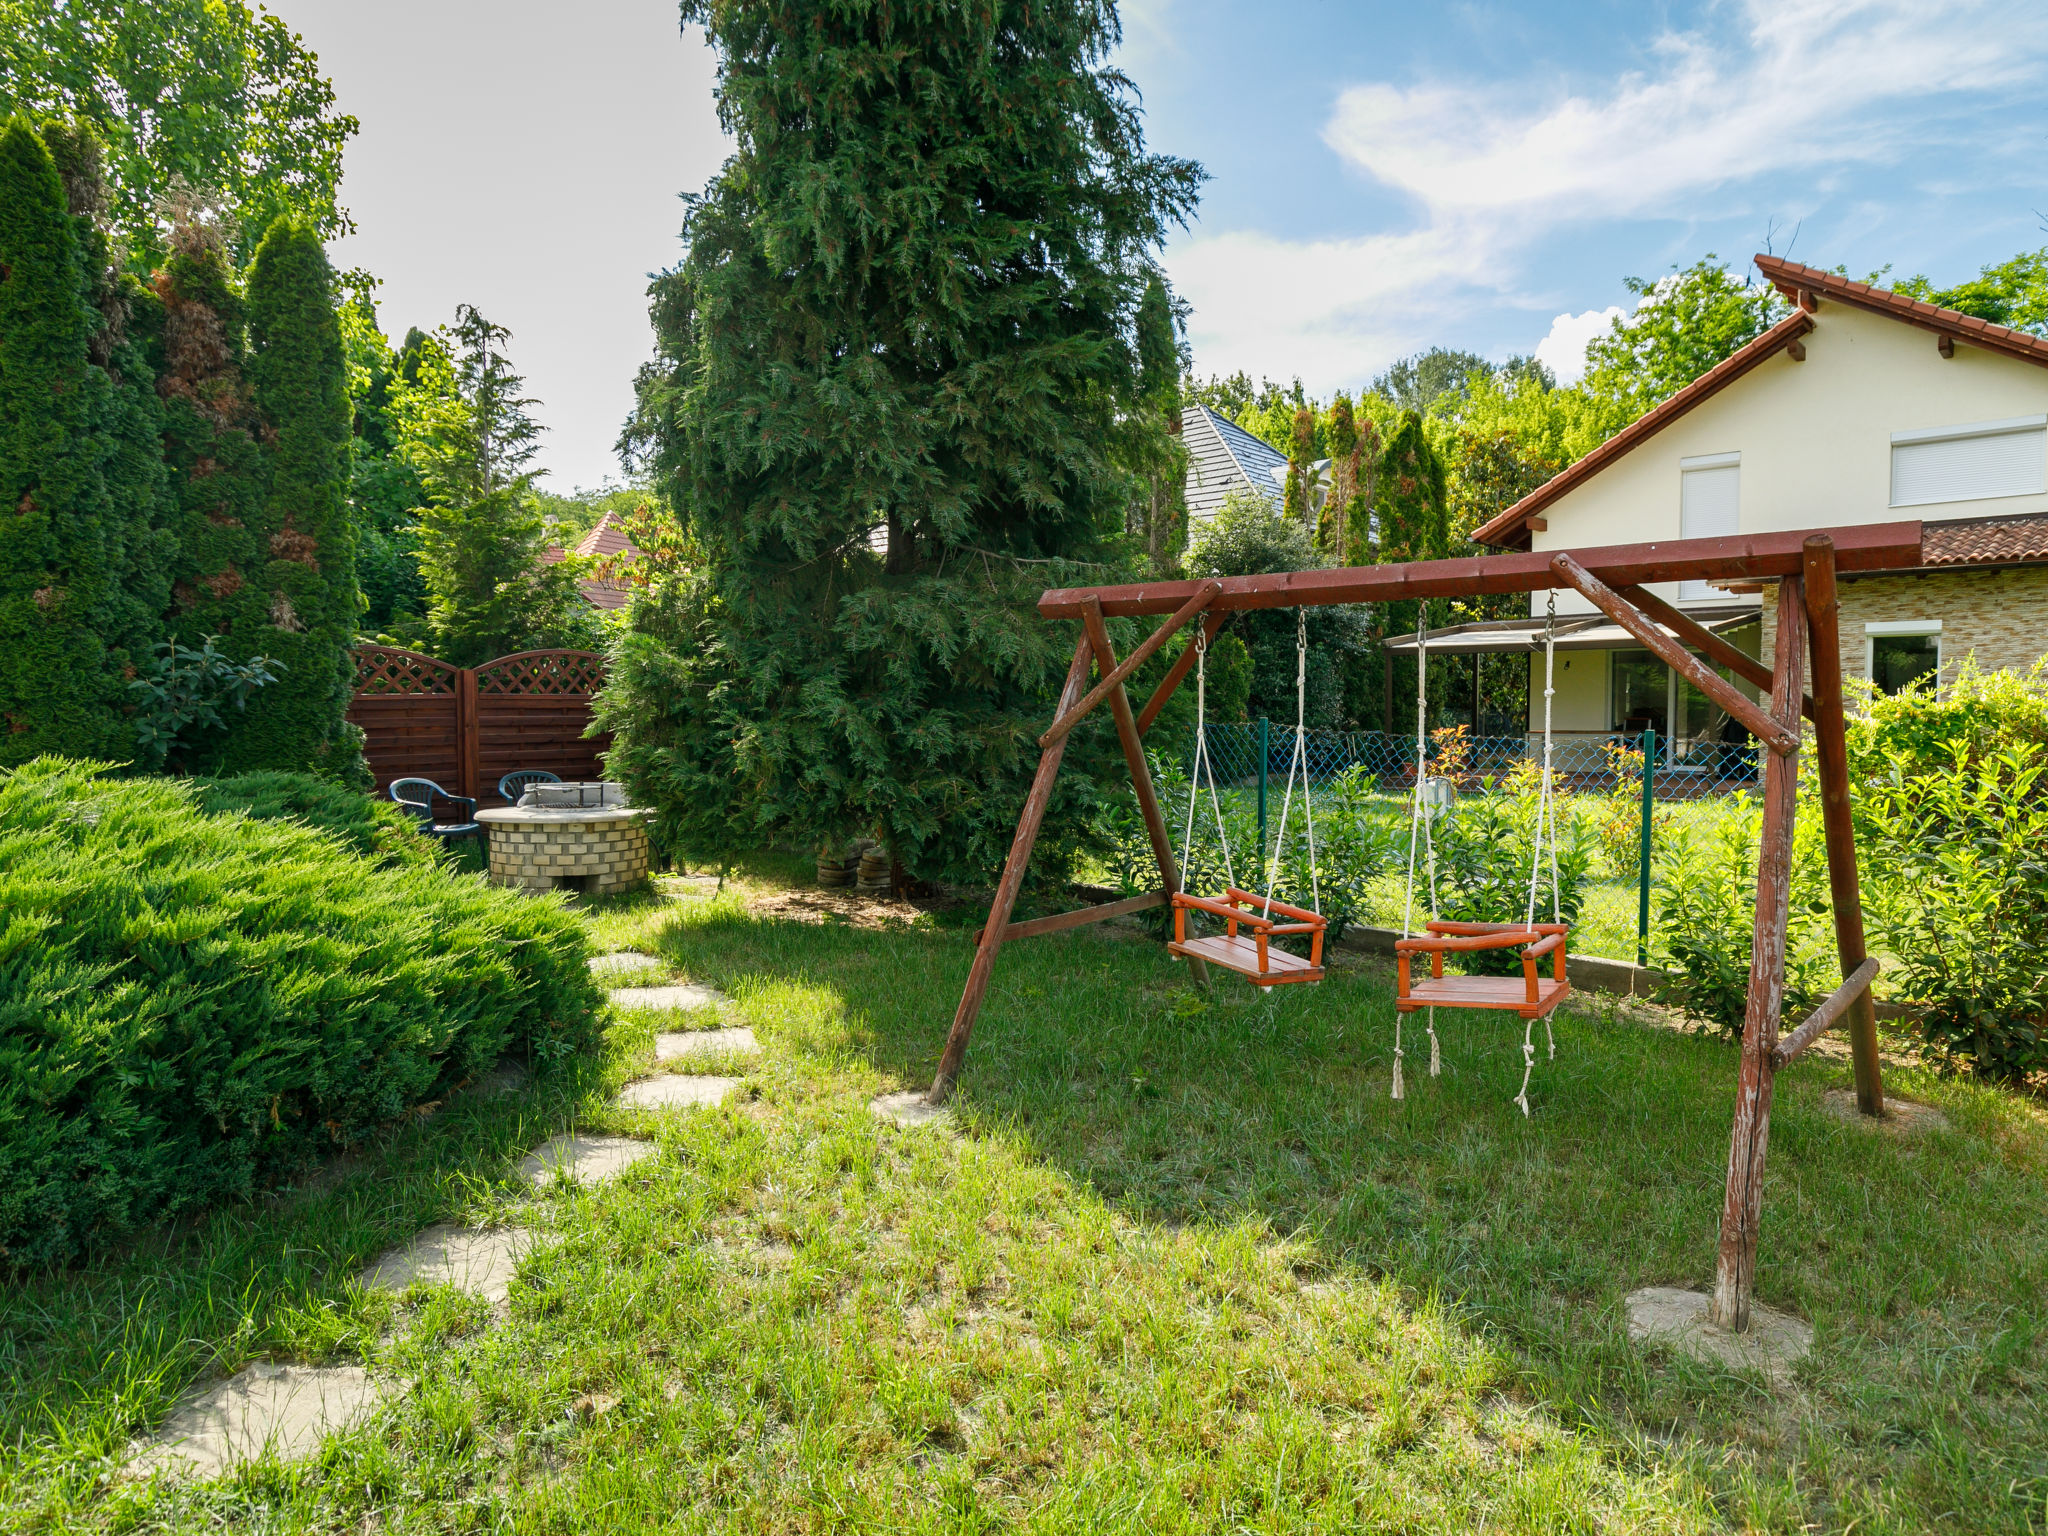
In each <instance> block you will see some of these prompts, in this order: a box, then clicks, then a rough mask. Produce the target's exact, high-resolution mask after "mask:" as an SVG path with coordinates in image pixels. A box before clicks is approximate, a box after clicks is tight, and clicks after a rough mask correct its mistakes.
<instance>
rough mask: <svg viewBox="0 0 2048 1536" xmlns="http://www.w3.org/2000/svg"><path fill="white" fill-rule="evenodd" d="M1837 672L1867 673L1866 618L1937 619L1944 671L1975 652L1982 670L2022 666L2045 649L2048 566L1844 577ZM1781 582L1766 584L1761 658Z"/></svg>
mask: <svg viewBox="0 0 2048 1536" xmlns="http://www.w3.org/2000/svg"><path fill="white" fill-rule="evenodd" d="M1837 590H1838V591H1839V592H1840V593H1841V601H1842V616H1841V636H1842V675H1843V676H1844V677H1867V676H1868V675H1869V672H1868V668H1867V665H1866V651H1867V646H1866V644H1865V640H1866V637H1865V635H1864V633H1863V626H1864V625H1865V624H1874V623H1896V622H1899V621H1901V620H1912V619H1939V620H1941V672H1942V677H1943V678H1944V679H1949V678H1953V677H1954V676H1955V669H1956V667H1957V666H1958V665H1960V664H1961V662H1962V659H1963V658H1964V657H1965V656H1967V655H1969V654H1971V653H1972V652H1973V651H1974V652H1975V653H1976V657H1977V665H1978V667H1979V668H1980V669H1981V670H1983V671H1985V672H2001V671H2019V672H2025V671H2027V670H2028V669H2029V668H2031V667H2032V666H2033V665H2034V663H2035V662H2037V661H2039V660H2040V659H2041V658H2042V657H2043V656H2044V655H2048V566H2022V567H2019V568H2016V569H2012V570H2003V571H1940V572H1928V573H1922V574H1920V575H1914V576H1868V577H1863V578H1860V579H1857V580H1853V581H1850V580H1844V581H1842V582H1841V583H1840V584H1839V586H1838V588H1837ZM1777 612H1778V588H1777V585H1776V583H1773V584H1771V585H1770V586H1767V587H1765V588H1764V634H1763V653H1762V654H1763V658H1764V660H1765V662H1766V663H1768V662H1769V661H1770V659H1771V658H1772V657H1773V656H1775V655H1776V654H1777V651H1776V646H1777V643H1778V639H1777V628H1778V625H1777Z"/></svg>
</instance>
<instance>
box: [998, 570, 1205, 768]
mask: <svg viewBox="0 0 2048 1536" xmlns="http://www.w3.org/2000/svg"><path fill="white" fill-rule="evenodd" d="M1222 590H1223V589H1222V587H1221V586H1220V585H1218V584H1217V583H1216V582H1213V581H1209V582H1204V583H1203V584H1202V589H1201V590H1200V591H1199V592H1197V593H1196V594H1195V595H1194V596H1193V597H1191V598H1189V599H1188V600H1187V601H1186V602H1185V603H1182V604H1181V606H1180V609H1179V611H1178V612H1176V613H1175V614H1174V616H1173V617H1172V618H1170V619H1168V620H1167V621H1166V622H1165V623H1164V624H1162V625H1160V626H1159V627H1158V628H1157V629H1155V630H1153V631H1152V633H1151V634H1149V635H1147V636H1146V637H1145V638H1144V639H1143V640H1141V641H1139V642H1138V645H1137V647H1136V649H1134V650H1133V651H1132V652H1131V654H1130V655H1128V656H1126V657H1125V658H1124V659H1123V661H1122V663H1121V664H1120V665H1119V666H1118V667H1117V669H1116V670H1115V671H1113V672H1110V673H1108V674H1107V675H1105V676H1104V677H1103V679H1102V681H1101V682H1099V683H1097V684H1096V685H1095V686H1094V687H1093V688H1091V689H1089V690H1088V692H1087V694H1086V695H1085V696H1084V697H1083V698H1082V700H1081V702H1080V703H1078V704H1076V705H1075V706H1074V707H1073V708H1072V709H1070V710H1068V711H1067V712H1066V713H1065V714H1063V715H1061V716H1060V717H1059V719H1057V720H1055V721H1053V723H1052V725H1051V727H1050V728H1049V729H1048V730H1047V731H1046V733H1045V734H1044V735H1043V736H1041V737H1039V738H1038V744H1039V745H1040V746H1041V747H1049V746H1051V745H1052V744H1053V743H1054V742H1056V741H1058V740H1060V738H1062V737H1063V736H1065V735H1066V734H1067V732H1069V731H1071V730H1072V729H1073V728H1074V727H1075V726H1077V725H1079V724H1080V723H1081V720H1082V717H1083V716H1085V715H1086V714H1087V713H1088V711H1089V710H1091V709H1093V708H1094V707H1095V706H1096V705H1098V704H1100V703H1101V702H1102V701H1103V700H1104V699H1106V698H1108V697H1109V691H1110V690H1111V689H1112V688H1121V687H1122V686H1123V685H1124V679H1125V678H1127V677H1129V676H1130V675H1131V674H1132V673H1133V672H1135V671H1137V670H1138V668H1140V667H1142V666H1143V665H1144V664H1145V662H1146V660H1147V659H1148V658H1149V657H1150V656H1151V655H1152V653H1153V652H1154V651H1156V650H1158V649H1159V647H1161V646H1162V645H1164V644H1166V642H1167V641H1168V640H1171V639H1172V638H1173V637H1174V635H1175V634H1177V633H1178V632H1179V630H1180V627H1181V626H1182V625H1183V624H1185V623H1187V621H1188V620H1189V619H1192V618H1193V617H1194V616H1195V615H1196V614H1198V613H1200V612H1201V611H1202V610H1203V609H1204V608H1206V607H1208V606H1209V604H1211V603H1212V602H1214V601H1215V600H1216V594H1217V593H1219V592H1221V591H1222ZM1144 729H1145V728H1144V727H1143V726H1142V725H1141V726H1139V727H1138V730H1139V733H1140V734H1141V735H1142V734H1143V733H1144Z"/></svg>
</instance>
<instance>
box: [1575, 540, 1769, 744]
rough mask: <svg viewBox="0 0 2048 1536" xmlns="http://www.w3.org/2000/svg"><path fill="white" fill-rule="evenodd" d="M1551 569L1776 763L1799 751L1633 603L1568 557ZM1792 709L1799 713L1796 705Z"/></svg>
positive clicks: (1763, 712)
mask: <svg viewBox="0 0 2048 1536" xmlns="http://www.w3.org/2000/svg"><path fill="white" fill-rule="evenodd" d="M1550 565H1551V569H1552V570H1554V571H1556V572H1557V574H1558V578H1559V579H1560V580H1561V581H1563V582H1564V583H1565V584H1566V585H1567V586H1569V587H1571V588H1573V589H1574V590H1575V591H1577V592H1578V593H1579V594H1580V595H1581V596H1583V597H1584V598H1585V599H1586V600H1587V601H1588V602H1590V603H1591V604H1592V605H1593V606H1594V607H1595V608H1598V609H1599V610H1600V611H1601V612H1602V613H1604V614H1606V615H1607V617H1609V618H1610V619H1612V620H1614V622H1615V623H1617V624H1619V625H1620V626H1621V627H1622V628H1623V629H1625V630H1627V631H1628V632H1629V633H1630V634H1632V635H1634V636H1635V637H1636V639H1638V640H1640V641H1641V642H1642V643H1643V645H1644V647H1645V648H1646V649H1648V651H1649V652H1650V654H1651V655H1653V656H1655V657H1656V658H1657V659H1658V660H1660V661H1662V662H1663V663H1664V665H1665V666H1667V667H1669V668H1670V669H1671V670H1672V671H1674V672H1676V673H1677V674H1678V675H1679V676H1680V677H1682V678H1684V679H1685V680H1686V681H1687V682H1688V683H1691V684H1692V685H1693V687H1695V688H1697V689H1698V690H1699V691H1700V692H1701V693H1704V694H1705V695H1706V696H1707V697H1708V698H1710V699H1712V700H1713V701H1714V702H1715V703H1716V704H1718V705H1720V706H1721V708H1722V709H1723V710H1724V711H1726V712H1727V713H1728V714H1729V715H1730V716H1732V717H1733V718H1735V719H1736V720H1739V721H1741V722H1742V724H1743V725H1744V726H1746V727H1748V729H1749V733H1750V734H1751V735H1752V736H1754V737H1756V739H1757V740H1758V741H1760V742H1762V743H1763V744H1764V745H1765V746H1767V747H1769V748H1770V749H1771V750H1772V751H1773V752H1775V753H1777V754H1778V755H1779V756H1780V757H1788V756H1790V755H1791V754H1792V753H1794V752H1796V751H1798V750H1799V732H1798V731H1797V730H1794V729H1792V728H1791V727H1789V726H1786V725H1782V724H1780V723H1779V722H1778V721H1776V720H1774V719H1772V718H1771V716H1770V714H1769V712H1768V711H1766V710H1763V709H1760V708H1758V707H1757V706H1756V705H1755V704H1752V703H1751V702H1750V701H1749V700H1748V699H1746V698H1744V697H1743V696H1742V692H1741V690H1740V689H1738V688H1736V687H1735V685H1734V684H1732V683H1730V682H1729V681H1728V680H1727V679H1726V678H1724V677H1723V676H1722V675H1721V674H1720V673H1718V672H1716V671H1715V670H1714V669H1713V668H1712V667H1710V666H1708V665H1707V664H1706V663H1705V662H1703V661H1701V660H1700V659H1699V657H1697V656H1695V655H1693V653H1692V652H1691V651H1688V650H1687V649H1686V648H1685V647H1684V646H1682V645H1680V644H1679V643H1678V642H1677V641H1676V640H1674V639H1672V638H1671V636H1669V635H1667V634H1665V633H1664V631H1663V630H1661V629H1659V628H1658V627H1657V626H1656V625H1655V624H1653V623H1651V622H1650V620H1649V617H1648V616H1647V615H1645V614H1644V613H1643V612H1642V611H1641V610H1640V609H1638V608H1637V607H1636V606H1635V605H1634V604H1633V603H1631V602H1629V601H1628V600H1627V599H1626V598H1624V597H1623V596H1622V595H1621V594H1620V593H1618V592H1616V591H1615V590H1614V589H1613V588H1612V587H1610V586H1608V585H1607V583H1606V582H1604V581H1602V580H1601V579H1600V578H1599V577H1597V576H1595V575H1594V574H1593V573H1592V572H1591V571H1589V570H1587V569H1586V568H1585V567H1584V566H1583V565H1580V564H1579V562H1578V561H1576V560H1574V559H1573V558H1572V557H1571V556H1570V555H1553V556H1552V557H1551V560H1550ZM1801 696H1802V697H1804V695H1801ZM1794 707H1795V709H1796V708H1797V706H1796V705H1795V706H1794Z"/></svg>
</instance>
